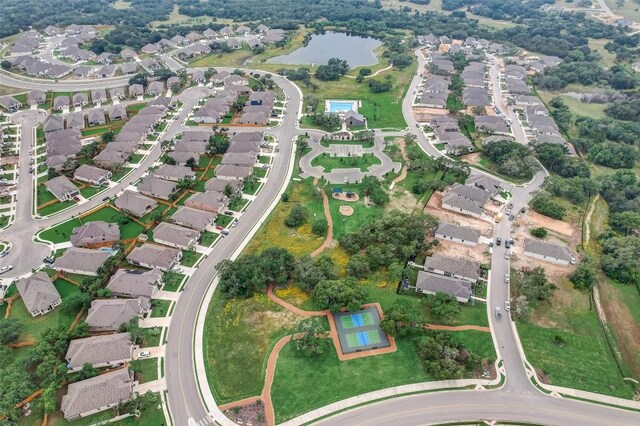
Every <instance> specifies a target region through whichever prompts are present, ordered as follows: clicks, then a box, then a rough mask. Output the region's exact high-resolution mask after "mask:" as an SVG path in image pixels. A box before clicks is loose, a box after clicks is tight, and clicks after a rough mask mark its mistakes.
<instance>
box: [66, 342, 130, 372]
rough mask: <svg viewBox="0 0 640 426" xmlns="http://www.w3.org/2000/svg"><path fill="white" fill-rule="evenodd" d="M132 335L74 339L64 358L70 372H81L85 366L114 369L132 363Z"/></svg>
mask: <svg viewBox="0 0 640 426" xmlns="http://www.w3.org/2000/svg"><path fill="white" fill-rule="evenodd" d="M132 349H133V346H132V343H131V335H130V334H129V333H116V334H106V335H102V336H90V337H85V338H83V339H73V340H72V341H70V342H69V348H68V349H67V353H66V355H65V356H64V359H65V360H66V361H67V368H68V369H69V371H71V372H72V371H80V370H81V369H82V367H83V366H84V365H85V364H91V366H92V367H93V368H103V367H114V366H117V365H119V364H123V363H125V362H127V361H131V355H132Z"/></svg>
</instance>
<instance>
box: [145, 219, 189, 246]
mask: <svg viewBox="0 0 640 426" xmlns="http://www.w3.org/2000/svg"><path fill="white" fill-rule="evenodd" d="M199 238H200V232H199V231H196V230H194V229H190V228H184V227H182V226H178V225H174V224H171V223H166V222H160V223H159V224H158V226H156V227H155V228H154V230H153V240H154V241H155V242H156V243H159V244H164V245H166V246H170V247H174V248H177V249H181V250H189V249H190V248H192V247H193V246H194V245H195V244H196V243H197V242H198V239H199Z"/></svg>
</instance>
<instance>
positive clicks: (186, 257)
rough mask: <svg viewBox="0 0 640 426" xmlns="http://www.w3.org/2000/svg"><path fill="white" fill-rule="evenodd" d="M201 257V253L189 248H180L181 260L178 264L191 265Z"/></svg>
mask: <svg viewBox="0 0 640 426" xmlns="http://www.w3.org/2000/svg"><path fill="white" fill-rule="evenodd" d="M201 257H202V254H201V253H198V252H196V251H191V250H182V260H180V265H183V266H188V267H192V266H193V265H195V264H196V262H197V261H198V260H200V258H201Z"/></svg>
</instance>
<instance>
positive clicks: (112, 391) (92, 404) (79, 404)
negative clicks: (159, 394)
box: [60, 368, 133, 420]
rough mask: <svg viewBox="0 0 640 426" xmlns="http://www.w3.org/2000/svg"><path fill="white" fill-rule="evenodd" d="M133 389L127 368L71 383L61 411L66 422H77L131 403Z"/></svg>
mask: <svg viewBox="0 0 640 426" xmlns="http://www.w3.org/2000/svg"><path fill="white" fill-rule="evenodd" d="M132 388H133V381H132V378H131V373H129V370H128V369H126V368H122V369H119V370H115V371H112V372H110V373H106V374H101V375H99V376H96V377H92V378H90V379H86V380H81V381H79V382H74V383H70V384H69V385H68V388H67V393H66V395H64V396H63V397H62V402H61V404H60V410H61V411H62V412H63V413H64V418H65V419H66V420H76V419H79V418H81V417H85V416H89V415H91V414H95V413H97V412H100V411H104V410H107V409H109V408H112V407H116V406H118V405H119V404H121V403H123V402H127V401H129V400H130V399H131V397H132Z"/></svg>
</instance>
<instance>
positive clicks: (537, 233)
mask: <svg viewBox="0 0 640 426" xmlns="http://www.w3.org/2000/svg"><path fill="white" fill-rule="evenodd" d="M547 233H548V232H547V230H546V229H544V228H533V229H532V230H531V235H533V236H534V237H538V238H544V237H546V236H547Z"/></svg>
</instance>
